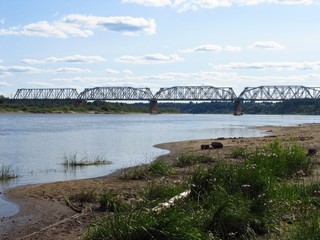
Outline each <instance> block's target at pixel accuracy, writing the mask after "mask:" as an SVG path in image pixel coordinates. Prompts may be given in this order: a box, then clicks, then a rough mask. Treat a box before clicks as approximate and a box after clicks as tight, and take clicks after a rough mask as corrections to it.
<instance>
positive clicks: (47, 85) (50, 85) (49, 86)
mask: <svg viewBox="0 0 320 240" xmlns="http://www.w3.org/2000/svg"><path fill="white" fill-rule="evenodd" d="M27 84H28V85H31V86H36V87H41V88H43V87H45V88H54V87H56V86H55V85H54V84H52V83H48V82H27Z"/></svg>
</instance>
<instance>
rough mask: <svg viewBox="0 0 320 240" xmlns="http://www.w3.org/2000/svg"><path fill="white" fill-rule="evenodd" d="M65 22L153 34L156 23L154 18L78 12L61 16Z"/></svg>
mask: <svg viewBox="0 0 320 240" xmlns="http://www.w3.org/2000/svg"><path fill="white" fill-rule="evenodd" d="M63 21H64V22H66V23H71V24H77V25H81V26H84V27H86V28H90V29H95V28H99V29H101V30H108V31H114V32H123V33H125V34H129V35H136V34H139V33H144V34H148V35H150V34H154V33H155V32H156V23H155V21H154V19H145V18H133V17H129V16H120V17H97V16H86V15H80V14H71V15H68V16H66V17H64V18H63Z"/></svg>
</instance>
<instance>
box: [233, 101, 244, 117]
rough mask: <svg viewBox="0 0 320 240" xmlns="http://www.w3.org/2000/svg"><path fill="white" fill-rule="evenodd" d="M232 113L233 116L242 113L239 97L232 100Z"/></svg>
mask: <svg viewBox="0 0 320 240" xmlns="http://www.w3.org/2000/svg"><path fill="white" fill-rule="evenodd" d="M233 106H234V107H233V115H235V116H240V115H242V113H241V100H240V99H236V100H235V101H234V105H233Z"/></svg>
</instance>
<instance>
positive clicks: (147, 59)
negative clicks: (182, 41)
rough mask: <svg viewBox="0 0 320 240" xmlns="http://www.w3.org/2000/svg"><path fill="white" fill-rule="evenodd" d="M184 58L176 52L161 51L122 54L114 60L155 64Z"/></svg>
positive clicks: (178, 60)
mask: <svg viewBox="0 0 320 240" xmlns="http://www.w3.org/2000/svg"><path fill="white" fill-rule="evenodd" d="M183 60H184V59H183V58H181V57H179V56H178V55H176V54H172V55H168V56H166V55H163V54H161V53H155V54H146V55H143V56H122V57H120V58H118V59H116V61H118V62H123V63H136V64H157V63H172V62H180V61H183Z"/></svg>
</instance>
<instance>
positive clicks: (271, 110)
mask: <svg viewBox="0 0 320 240" xmlns="http://www.w3.org/2000/svg"><path fill="white" fill-rule="evenodd" d="M233 111H234V105H233V103H232V102H189V103H183V102H179V103H175V102H173V103H172V102H171V103H166V102H159V103H158V112H159V113H189V114H232V113H233ZM0 112H30V113H72V112H75V113H88V112H89V113H149V103H146V102H141V103H123V102H122V103H121V102H105V101H93V102H81V103H73V104H71V103H70V104H63V105H61V104H50V105H48V104H46V105H34V104H33V105H31V104H30V105H28V104H17V103H15V104H14V103H10V101H8V99H6V98H4V97H1V96H0ZM241 112H242V113H244V114H305V115H306V114H309V115H320V99H316V100H314V99H304V100H286V101H283V102H275V103H274V102H262V103H260V102H242V103H241Z"/></svg>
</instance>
